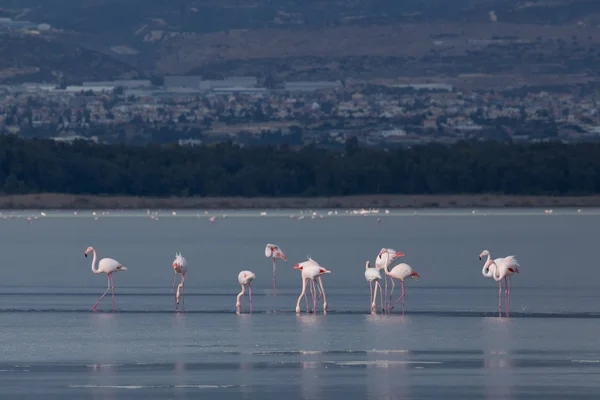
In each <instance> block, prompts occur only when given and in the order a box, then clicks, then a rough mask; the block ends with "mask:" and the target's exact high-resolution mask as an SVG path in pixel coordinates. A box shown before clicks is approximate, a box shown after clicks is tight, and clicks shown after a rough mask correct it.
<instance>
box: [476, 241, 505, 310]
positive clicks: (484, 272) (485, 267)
mask: <svg viewBox="0 0 600 400" xmlns="http://www.w3.org/2000/svg"><path fill="white" fill-rule="evenodd" d="M485 256H487V260H486V261H485V264H483V268H482V269H481V274H482V275H483V276H485V277H486V278H493V277H494V273H493V272H492V271H491V270H490V265H492V262H493V261H494V260H492V259H491V256H490V252H489V251H487V250H484V251H483V252H482V253H481V254H480V255H479V259H480V260H481V259H482V258H483V257H485ZM501 260H502V259H501V258H498V261H501ZM493 269H494V270H495V269H496V267H495V266H494V267H493ZM498 316H499V317H501V316H502V281H501V280H498Z"/></svg>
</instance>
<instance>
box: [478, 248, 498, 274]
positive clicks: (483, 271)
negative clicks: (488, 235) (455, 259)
mask: <svg viewBox="0 0 600 400" xmlns="http://www.w3.org/2000/svg"><path fill="white" fill-rule="evenodd" d="M490 262H491V256H490V254H489V253H488V256H487V260H485V264H483V269H482V270H481V273H482V274H483V276H485V277H490V276H492V274H493V272H491V268H490V267H491V265H490ZM494 265H495V264H494ZM486 270H487V271H486Z"/></svg>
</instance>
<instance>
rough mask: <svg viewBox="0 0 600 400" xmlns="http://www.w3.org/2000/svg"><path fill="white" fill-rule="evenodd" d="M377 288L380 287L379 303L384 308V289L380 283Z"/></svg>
mask: <svg viewBox="0 0 600 400" xmlns="http://www.w3.org/2000/svg"><path fill="white" fill-rule="evenodd" d="M377 286H378V287H379V301H380V303H381V307H383V289H382V288H381V285H380V284H379V282H377Z"/></svg>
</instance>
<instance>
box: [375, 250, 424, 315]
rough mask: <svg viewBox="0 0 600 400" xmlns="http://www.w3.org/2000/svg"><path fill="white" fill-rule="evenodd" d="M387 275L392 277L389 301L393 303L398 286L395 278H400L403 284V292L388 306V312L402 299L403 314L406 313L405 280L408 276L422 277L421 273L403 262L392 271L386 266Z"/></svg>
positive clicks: (385, 256)
mask: <svg viewBox="0 0 600 400" xmlns="http://www.w3.org/2000/svg"><path fill="white" fill-rule="evenodd" d="M387 257H389V255H387V254H386V255H384V258H387ZM383 271H384V272H385V273H386V275H388V276H389V277H390V278H391V279H392V290H391V291H390V299H389V302H390V303H391V301H392V294H393V293H394V288H395V287H396V283H395V282H394V279H398V280H399V281H400V284H401V285H402V294H401V295H400V297H399V298H398V300H396V301H395V302H394V304H392V305H391V306H390V307H388V310H387V311H388V313H389V312H391V311H392V310H393V309H394V307H395V306H396V304H397V303H398V302H399V301H400V300H402V314H404V295H405V292H404V280H405V279H406V278H413V279H417V278H420V275H419V274H418V273H417V272H416V271H415V270H413V268H412V267H411V266H410V265H408V264H405V263H402V264H398V265H396V266H395V267H394V268H392V270H391V271H388V269H387V268H384V270H383ZM388 304H389V303H388Z"/></svg>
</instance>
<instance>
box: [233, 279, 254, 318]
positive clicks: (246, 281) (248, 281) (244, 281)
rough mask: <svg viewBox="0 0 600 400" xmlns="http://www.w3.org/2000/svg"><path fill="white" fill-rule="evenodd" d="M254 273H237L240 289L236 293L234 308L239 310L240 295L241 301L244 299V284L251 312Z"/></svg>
mask: <svg viewBox="0 0 600 400" xmlns="http://www.w3.org/2000/svg"><path fill="white" fill-rule="evenodd" d="M255 277H256V275H255V274H254V272H252V271H242V272H240V273H239V275H238V282H239V283H240V285H241V286H242V291H241V292H239V293H238V295H237V300H236V302H235V308H236V309H237V311H238V312H239V311H240V307H241V304H240V297H241V298H242V302H243V301H244V293H246V286H248V298H249V299H250V312H252V285H251V283H252V281H253V280H254V278H255Z"/></svg>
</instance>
